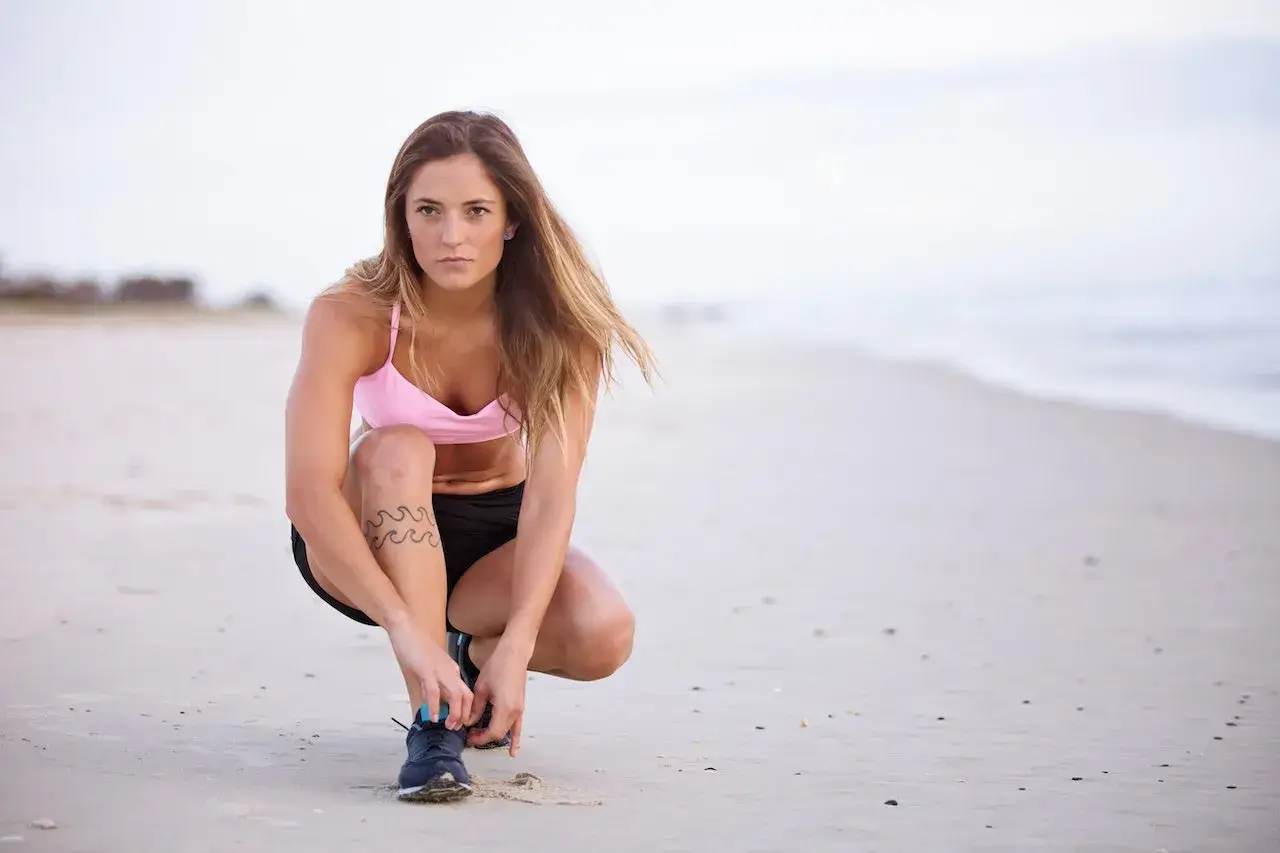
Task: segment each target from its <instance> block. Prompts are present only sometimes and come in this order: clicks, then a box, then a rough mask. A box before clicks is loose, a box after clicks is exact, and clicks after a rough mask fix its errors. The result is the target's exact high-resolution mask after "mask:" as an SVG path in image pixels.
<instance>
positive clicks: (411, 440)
mask: <svg viewBox="0 0 1280 853" xmlns="http://www.w3.org/2000/svg"><path fill="white" fill-rule="evenodd" d="M351 464H352V466H353V467H354V468H355V470H356V472H357V474H358V475H359V476H360V481H361V482H362V483H364V484H366V485H368V484H370V483H374V482H382V483H388V482H396V481H399V480H408V481H410V482H413V483H418V484H421V483H424V482H425V483H426V484H428V485H429V484H430V483H431V475H432V473H433V472H434V471H435V465H436V446H435V444H434V443H433V442H432V441H431V437H430V436H429V435H427V434H426V433H425V432H423V431H422V430H420V429H418V428H417V427H415V426H407V425H405V426H402V425H397V426H389V427H381V428H379V429H374V430H370V431H369V432H366V433H365V434H364V435H362V436H360V438H359V439H358V440H357V441H356V445H355V447H354V448H353V449H352V451H351Z"/></svg>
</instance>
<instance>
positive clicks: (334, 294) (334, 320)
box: [303, 281, 391, 365]
mask: <svg viewBox="0 0 1280 853" xmlns="http://www.w3.org/2000/svg"><path fill="white" fill-rule="evenodd" d="M390 312H391V307H390V306H389V305H387V304H385V300H383V299H381V298H379V297H378V296H376V295H375V294H373V293H371V292H370V291H369V290H368V289H367V288H364V287H362V286H359V283H358V282H357V283H356V284H351V283H349V282H345V281H344V282H339V283H338V284H336V285H334V286H332V287H329V288H326V289H325V290H324V291H323V292H321V293H320V294H318V295H317V296H315V297H314V298H313V299H312V300H311V304H310V306H309V307H308V309H307V312H306V318H305V320H304V328H303V338H304V340H313V341H315V342H316V343H317V344H321V343H322V344H323V345H324V346H325V347H326V348H331V349H338V350H341V351H342V352H343V354H344V355H347V356H348V357H350V358H353V359H356V360H357V361H358V362H359V363H360V364H361V365H366V364H374V365H376V364H381V363H382V361H383V360H384V359H385V356H386V352H385V349H386V345H387V342H388V340H389V336H390V333H391V316H390Z"/></svg>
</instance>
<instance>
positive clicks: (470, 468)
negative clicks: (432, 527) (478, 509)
mask: <svg viewBox="0 0 1280 853" xmlns="http://www.w3.org/2000/svg"><path fill="white" fill-rule="evenodd" d="M524 478H525V470H524V449H523V448H522V447H521V446H520V442H519V441H518V440H517V439H516V438H515V437H507V438H498V439H494V440H493V441H485V442H481V443H480V444H437V445H436V474H435V477H434V478H433V480H432V487H431V491H432V492H434V493H436V494H441V495H478V494H482V493H484V492H492V491H495V490H496V489H506V488H509V487H511V486H514V485H516V484H517V483H519V482H521V481H523V480H524Z"/></svg>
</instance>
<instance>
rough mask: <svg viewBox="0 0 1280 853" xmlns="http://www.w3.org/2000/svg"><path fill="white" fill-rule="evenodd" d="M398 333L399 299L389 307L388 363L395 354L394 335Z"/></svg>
mask: <svg viewBox="0 0 1280 853" xmlns="http://www.w3.org/2000/svg"><path fill="white" fill-rule="evenodd" d="M399 334H400V302H399V300H397V301H396V304H395V305H394V306H393V307H392V309H391V345H390V346H389V347H387V362H388V363H390V362H391V359H392V358H393V357H394V356H395V354H396V337H397V336H398V335H399Z"/></svg>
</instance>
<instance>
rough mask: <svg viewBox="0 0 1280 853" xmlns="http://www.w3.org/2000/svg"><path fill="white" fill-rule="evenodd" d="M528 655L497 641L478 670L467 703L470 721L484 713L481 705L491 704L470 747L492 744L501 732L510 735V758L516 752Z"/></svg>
mask: <svg viewBox="0 0 1280 853" xmlns="http://www.w3.org/2000/svg"><path fill="white" fill-rule="evenodd" d="M528 671H529V658H528V656H527V655H523V654H521V652H520V651H519V650H518V649H515V648H514V647H512V646H510V645H506V644H504V643H503V642H502V641H501V640H499V641H498V645H497V647H495V648H494V650H493V653H492V654H491V655H489V659H488V660H487V661H485V662H484V666H483V667H482V668H481V669H480V678H479V679H478V680H477V681H476V687H475V699H474V700H473V701H472V703H471V716H472V719H471V720H469V721H468V722H469V723H474V722H475V721H476V720H478V719H479V718H480V715H481V714H483V713H484V709H485V705H486V704H492V705H493V713H492V714H490V716H489V727H488V728H487V729H481V730H478V731H477V730H472V731H471V733H470V734H469V735H468V736H467V741H468V743H470V744H471V745H472V746H478V745H480V744H484V743H494V742H496V741H500V740H502V738H503V736H504V735H507V734H510V735H511V746H510V747H509V752H510V754H511V757H512V758H515V756H516V753H517V752H519V751H520V729H521V726H522V725H523V723H524V688H525V683H526V681H527V679H528Z"/></svg>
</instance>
